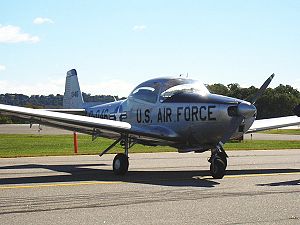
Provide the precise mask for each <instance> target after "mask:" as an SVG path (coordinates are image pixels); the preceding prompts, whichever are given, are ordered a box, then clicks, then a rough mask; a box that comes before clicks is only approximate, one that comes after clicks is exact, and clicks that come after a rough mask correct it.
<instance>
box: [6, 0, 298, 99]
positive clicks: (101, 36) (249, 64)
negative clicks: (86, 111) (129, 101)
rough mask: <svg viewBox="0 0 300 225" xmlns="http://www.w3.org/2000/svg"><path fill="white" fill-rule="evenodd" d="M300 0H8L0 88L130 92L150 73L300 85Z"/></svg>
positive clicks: (244, 83) (36, 91) (210, 80)
mask: <svg viewBox="0 0 300 225" xmlns="http://www.w3.org/2000/svg"><path fill="white" fill-rule="evenodd" d="M299 12H300V1H297V0H295V1H288V0H287V1H275V0H272V1H266V0H265V1H264V0H261V1H255V0H252V1H233V0H228V1H201V0H199V1H196V0H194V1H192V0H187V1H175V0H173V1H168V0H165V1H156V0H151V1H138V0H136V1H130V0H128V1H121V0H120V1H100V0H99V1H91V0H90V1H89V0H85V1H79V0H77V1H67V0H60V1H58V0H56V1H55V0H51V1H38V0H36V1H30V0H26V1H16V0H10V1H1V2H0V93H6V92H13V93H25V94H50V93H53V94H56V93H63V91H64V79H65V74H66V71H67V70H69V69H72V68H76V69H77V71H78V75H79V80H80V84H81V89H82V91H84V92H87V93H92V94H117V95H120V96H126V95H127V94H128V93H129V92H130V91H131V89H132V88H133V87H134V86H136V85H137V84H139V83H140V82H142V81H143V80H146V79H150V78H154V77H157V76H178V75H179V74H186V73H188V74H189V77H190V78H193V79H199V80H201V81H203V82H204V83H208V84H212V83H223V84H229V83H239V84H241V85H242V86H250V85H254V86H257V87H258V86H260V85H261V84H262V83H263V82H264V80H265V79H266V78H267V77H268V76H269V75H270V74H272V73H273V72H274V73H275V74H276V77H275V79H274V82H273V84H272V86H273V87H274V86H277V85H278V84H280V83H282V84H289V85H292V86H293V87H295V88H298V90H300V13H299Z"/></svg>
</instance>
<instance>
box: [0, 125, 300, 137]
mask: <svg viewBox="0 0 300 225" xmlns="http://www.w3.org/2000/svg"><path fill="white" fill-rule="evenodd" d="M72 133H73V132H71V131H67V130H62V129H57V128H53V127H47V126H44V125H42V126H39V125H38V124H33V125H32V127H31V128H30V127H29V124H0V134H42V135H63V134H72ZM244 139H246V140H247V139H248V140H249V139H253V140H290V141H291V140H296V141H300V135H283V134H263V133H253V134H252V137H251V134H246V135H245V136H244Z"/></svg>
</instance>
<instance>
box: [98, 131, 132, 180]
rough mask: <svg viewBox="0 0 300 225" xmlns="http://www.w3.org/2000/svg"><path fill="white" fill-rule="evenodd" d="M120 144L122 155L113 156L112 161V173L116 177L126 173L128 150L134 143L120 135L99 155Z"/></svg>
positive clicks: (125, 136)
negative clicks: (122, 150)
mask: <svg viewBox="0 0 300 225" xmlns="http://www.w3.org/2000/svg"><path fill="white" fill-rule="evenodd" d="M119 142H120V144H121V146H122V147H123V148H124V153H119V154H117V155H116V156H115V158H114V161H113V165H112V166H113V171H114V173H115V174H116V175H124V174H126V173H127V171H128V167H129V160H128V150H129V148H131V147H132V146H133V145H134V144H135V142H134V141H133V140H132V139H131V138H129V137H128V135H122V136H121V137H120V138H119V139H117V140H116V141H115V142H114V143H112V144H111V145H110V146H109V147H108V148H106V149H105V150H104V151H103V152H102V153H100V154H99V156H100V157H101V156H102V155H104V154H105V153H106V152H108V151H109V150H110V149H112V148H113V147H114V146H115V145H116V144H118V143H119Z"/></svg>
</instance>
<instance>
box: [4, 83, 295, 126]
mask: <svg viewBox="0 0 300 225" xmlns="http://www.w3.org/2000/svg"><path fill="white" fill-rule="evenodd" d="M207 88H208V89H209V91H210V92H211V93H215V94H220V95H226V96H231V97H235V98H239V99H245V100H250V99H251V97H253V96H254V95H255V93H257V91H258V88H256V87H254V86H251V87H249V88H242V87H240V85H239V84H237V83H233V84H229V85H223V84H212V85H207ZM82 96H83V99H84V101H85V102H110V101H114V100H115V99H116V100H119V99H123V98H119V97H118V96H111V95H91V94H87V93H84V92H83V93H82ZM0 103H1V104H7V105H15V106H23V107H30V108H48V109H51V108H57V109H59V108H62V105H63V95H60V94H57V95H53V94H51V95H47V96H45V95H31V96H27V95H23V94H0ZM299 104H300V92H299V91H298V90H297V89H294V88H293V87H292V86H290V85H282V84H281V85H279V86H278V87H276V88H268V89H267V90H266V91H265V93H264V94H263V96H261V98H259V99H258V100H257V102H256V103H255V106H256V107H257V111H258V113H257V119H266V118H273V117H280V116H290V115H294V112H293V110H294V108H295V106H297V105H299ZM22 122H23V121H21V120H19V119H17V118H11V117H6V116H1V115H0V123H22Z"/></svg>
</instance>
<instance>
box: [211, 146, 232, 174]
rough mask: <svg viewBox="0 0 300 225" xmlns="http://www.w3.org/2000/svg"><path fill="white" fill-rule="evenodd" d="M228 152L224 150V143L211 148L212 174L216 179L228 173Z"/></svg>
mask: <svg viewBox="0 0 300 225" xmlns="http://www.w3.org/2000/svg"><path fill="white" fill-rule="evenodd" d="M227 157H228V156H227V154H226V152H225V151H224V149H223V147H222V145H218V146H217V147H216V148H214V149H212V150H211V157H210V158H209V160H208V161H209V162H210V174H211V175H212V177H213V178H215V179H222V178H223V177H224V175H225V173H226V167H227Z"/></svg>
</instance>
